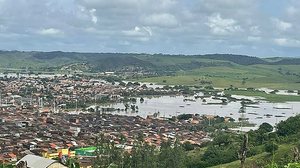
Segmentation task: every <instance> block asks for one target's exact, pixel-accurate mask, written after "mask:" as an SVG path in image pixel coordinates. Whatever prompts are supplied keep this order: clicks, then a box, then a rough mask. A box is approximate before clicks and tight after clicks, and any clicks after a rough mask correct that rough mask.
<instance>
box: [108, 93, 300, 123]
mask: <svg viewBox="0 0 300 168" xmlns="http://www.w3.org/2000/svg"><path fill="white" fill-rule="evenodd" d="M185 99H189V100H190V101H184V100H185ZM137 100H138V101H137V102H136V103H135V105H136V106H138V112H133V111H131V110H128V111H127V112H125V111H122V110H121V111H116V112H114V113H116V114H123V115H139V116H142V117H146V116H147V115H152V114H154V113H159V116H161V117H172V116H176V115H179V114H184V113H190V114H200V115H204V114H207V115H219V116H222V117H225V116H227V117H232V118H234V119H235V120H238V118H240V117H244V118H248V119H249V122H250V123H255V124H257V125H260V124H261V123H263V122H268V123H270V124H272V125H275V124H276V123H278V122H280V121H281V120H286V119H287V118H288V117H291V116H294V115H296V114H298V113H299V112H300V102H286V103H280V104H278V103H269V102H266V101H259V103H258V104H254V105H249V106H247V107H246V113H239V110H240V107H241V103H240V101H236V102H230V103H228V104H227V105H222V104H215V103H218V101H217V100H213V99H211V98H207V99H206V103H203V100H201V99H194V97H184V96H161V97H152V98H144V102H143V103H141V102H140V101H139V99H137ZM208 102H210V103H213V104H207V103H208ZM105 107H112V108H116V109H117V108H120V109H124V104H123V103H118V104H111V105H109V106H105Z"/></svg>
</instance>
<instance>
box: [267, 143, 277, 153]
mask: <svg viewBox="0 0 300 168" xmlns="http://www.w3.org/2000/svg"><path fill="white" fill-rule="evenodd" d="M277 149H278V145H277V144H275V143H274V142H268V143H266V144H265V151H266V152H268V153H273V152H275V151H276V150H277Z"/></svg>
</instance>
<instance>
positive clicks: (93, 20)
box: [89, 8, 98, 24]
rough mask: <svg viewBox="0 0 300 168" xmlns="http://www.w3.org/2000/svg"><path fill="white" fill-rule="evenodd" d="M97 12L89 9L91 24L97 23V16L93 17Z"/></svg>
mask: <svg viewBox="0 0 300 168" xmlns="http://www.w3.org/2000/svg"><path fill="white" fill-rule="evenodd" d="M96 11H97V10H96V9H94V8H93V9H91V10H89V12H90V15H91V18H92V22H93V23H94V24H96V23H97V22H98V18H97V16H96V15H95V12H96Z"/></svg>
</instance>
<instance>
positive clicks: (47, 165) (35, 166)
mask: <svg viewBox="0 0 300 168" xmlns="http://www.w3.org/2000/svg"><path fill="white" fill-rule="evenodd" d="M19 163H20V164H21V163H26V164H27V168H67V167H66V166H64V165H63V164H61V163H59V162H58V161H56V160H52V159H47V158H43V157H40V156H36V155H26V156H24V157H23V158H22V159H20V160H19V161H18V162H17V163H16V165H18V164H19Z"/></svg>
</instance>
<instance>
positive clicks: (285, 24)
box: [273, 18, 293, 31]
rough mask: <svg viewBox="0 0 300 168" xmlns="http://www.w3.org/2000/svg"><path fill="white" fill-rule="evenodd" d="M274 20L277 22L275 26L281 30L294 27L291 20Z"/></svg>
mask: <svg viewBox="0 0 300 168" xmlns="http://www.w3.org/2000/svg"><path fill="white" fill-rule="evenodd" d="M273 22H274V24H275V26H276V27H277V29H279V30H281V31H287V30H288V29H290V28H292V26H293V25H292V23H289V22H285V21H282V20H279V19H277V18H276V19H273Z"/></svg>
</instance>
